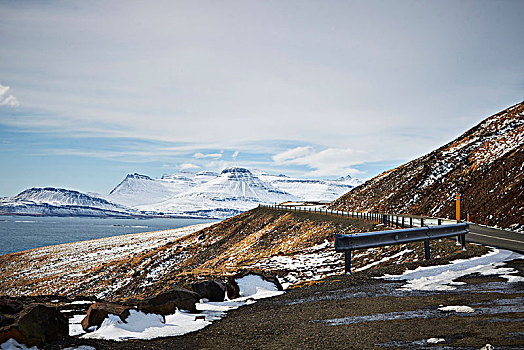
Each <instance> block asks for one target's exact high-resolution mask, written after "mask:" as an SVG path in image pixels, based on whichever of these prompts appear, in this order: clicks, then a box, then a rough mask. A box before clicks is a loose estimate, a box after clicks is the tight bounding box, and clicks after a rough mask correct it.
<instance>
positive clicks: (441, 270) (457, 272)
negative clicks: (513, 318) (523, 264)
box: [381, 249, 524, 290]
mask: <svg viewBox="0 0 524 350" xmlns="http://www.w3.org/2000/svg"><path fill="white" fill-rule="evenodd" d="M519 258H524V255H521V254H518V253H515V252H512V251H509V250H503V249H493V250H492V251H491V252H489V253H487V254H486V255H483V256H480V257H475V258H471V259H466V260H463V259H460V260H455V261H453V262H451V263H450V264H448V265H437V266H427V267H419V268H417V269H415V270H407V271H406V272H404V273H403V274H402V275H385V276H383V277H381V278H384V279H388V280H406V281H407V283H406V284H405V285H403V286H402V287H401V288H402V289H410V290H454V289H456V287H454V286H453V285H458V284H459V283H460V282H454V280H455V279H457V278H459V277H461V276H466V275H471V274H475V273H478V274H481V275H483V276H486V275H498V276H500V277H503V278H505V279H506V280H507V281H508V282H524V278H523V277H520V276H515V275H514V274H515V273H517V272H518V271H517V270H515V269H513V268H509V267H502V266H503V265H504V262H505V261H509V260H514V259H519Z"/></svg>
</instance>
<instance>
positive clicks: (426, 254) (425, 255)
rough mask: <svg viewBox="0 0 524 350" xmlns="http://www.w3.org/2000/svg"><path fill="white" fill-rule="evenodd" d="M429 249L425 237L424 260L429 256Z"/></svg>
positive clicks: (427, 240)
mask: <svg viewBox="0 0 524 350" xmlns="http://www.w3.org/2000/svg"><path fill="white" fill-rule="evenodd" d="M430 255H431V253H430V251H429V239H426V240H425V241H424V257H425V258H426V260H429V258H430Z"/></svg>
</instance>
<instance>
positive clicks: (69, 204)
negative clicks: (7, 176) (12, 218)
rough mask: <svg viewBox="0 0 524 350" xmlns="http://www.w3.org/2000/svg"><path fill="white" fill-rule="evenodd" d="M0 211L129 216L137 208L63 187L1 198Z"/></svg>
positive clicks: (35, 190)
mask: <svg viewBox="0 0 524 350" xmlns="http://www.w3.org/2000/svg"><path fill="white" fill-rule="evenodd" d="M0 213H4V214H9V213H12V214H31V215H66V216H69V215H71V216H128V215H134V214H137V213H136V211H135V210H132V209H129V208H126V207H124V206H122V205H118V204H115V203H111V202H109V201H107V200H105V199H103V198H99V197H95V196H93V195H89V194H85V193H81V192H78V191H72V190H66V189H63V188H53V187H46V188H30V189H28V190H25V191H23V192H21V193H19V194H18V195H17V196H15V197H13V198H2V199H0Z"/></svg>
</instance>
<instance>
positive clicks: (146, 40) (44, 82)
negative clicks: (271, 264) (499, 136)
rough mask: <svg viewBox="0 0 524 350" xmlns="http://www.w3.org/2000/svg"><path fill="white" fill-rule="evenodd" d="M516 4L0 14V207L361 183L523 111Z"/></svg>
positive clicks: (63, 4) (113, 8) (41, 5)
mask: <svg viewBox="0 0 524 350" xmlns="http://www.w3.org/2000/svg"><path fill="white" fill-rule="evenodd" d="M522 18H524V3H523V2H522V1H424V2H420V1H398V2H392V1H322V2H318V1H285V2H282V1H224V2H216V1H165V2H163V1H156V2H153V3H150V2H134V1H89V2H86V1H24V2H19V1H3V2H0V162H1V164H2V170H3V171H2V181H1V183H0V196H11V195H14V194H16V193H18V192H20V191H22V190H23V189H25V188H28V187H33V186H57V187H65V188H71V189H77V190H81V191H86V192H87V191H89V192H100V193H107V192H108V191H110V190H111V188H113V187H114V186H115V185H116V184H118V183H119V182H120V181H121V180H122V179H123V177H124V176H125V175H126V174H127V173H134V172H139V173H144V174H147V175H150V176H154V177H156V176H161V175H162V174H164V173H174V172H176V171H179V170H182V169H193V170H196V171H198V170H204V169H209V170H216V171H219V170H221V169H222V168H224V167H226V166H231V165H236V166H246V167H250V168H261V169H265V170H268V171H271V172H275V173H286V174H289V175H293V176H298V177H321V178H333V177H338V176H342V175H345V174H351V175H353V176H355V177H361V178H364V179H366V178H370V177H371V176H374V175H376V174H378V173H380V172H382V171H384V170H388V169H389V168H391V167H394V166H397V165H399V164H402V163H403V162H405V161H408V160H410V159H413V158H415V157H418V156H420V155H423V154H425V153H427V152H429V151H431V150H432V149H434V148H436V147H438V146H440V145H442V144H444V143H446V142H447V141H449V140H451V139H453V138H455V137H457V136H458V135H460V134H461V133H462V132H464V131H465V130H467V129H468V128H470V127H472V126H474V125H475V124H477V123H478V122H479V121H480V120H482V119H484V118H486V117H488V116H489V115H491V114H493V113H496V112H498V111H500V110H502V109H504V108H506V107H508V106H510V105H513V104H515V103H518V102H520V101H522V100H523V96H524V65H523V64H522V57H524V47H523V45H521V43H522V38H523V37H524V25H523V24H522Z"/></svg>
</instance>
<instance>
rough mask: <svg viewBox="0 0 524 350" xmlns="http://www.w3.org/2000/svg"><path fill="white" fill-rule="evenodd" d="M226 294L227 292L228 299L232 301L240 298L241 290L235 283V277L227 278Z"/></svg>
mask: <svg viewBox="0 0 524 350" xmlns="http://www.w3.org/2000/svg"><path fill="white" fill-rule="evenodd" d="M226 292H227V297H228V298H229V299H230V300H231V299H236V298H240V288H239V287H238V284H237V282H236V281H235V278H233V277H228V278H227V283H226Z"/></svg>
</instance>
